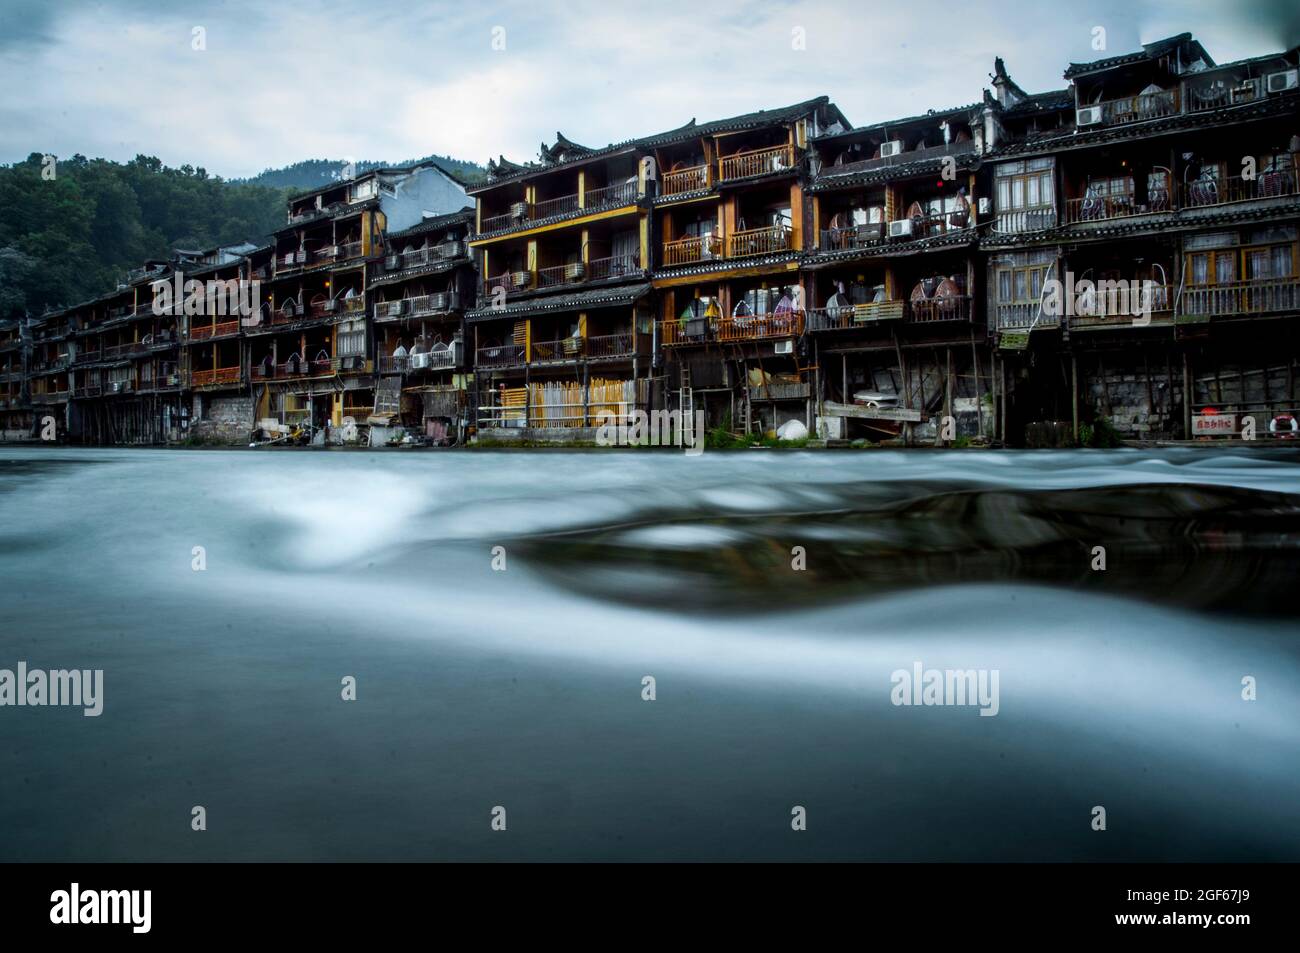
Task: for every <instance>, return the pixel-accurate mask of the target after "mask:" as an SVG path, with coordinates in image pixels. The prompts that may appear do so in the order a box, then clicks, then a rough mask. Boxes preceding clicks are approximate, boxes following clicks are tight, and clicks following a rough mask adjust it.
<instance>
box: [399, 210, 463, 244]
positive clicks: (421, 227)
mask: <svg viewBox="0 0 1300 953" xmlns="http://www.w3.org/2000/svg"><path fill="white" fill-rule="evenodd" d="M473 220H474V209H473V207H472V206H466V207H465V208H463V209H461V210H460V211H459V212H448V213H446V214H445V215H434V216H432V217H431V218H426V219H425V220H424V221H422V222H417V223H416V224H414V225H412V226H411V227H410V228H406V229H403V230H402V231H400V232H389V233H388V237H389V239H394V238H410V237H412V236H414V235H423V234H424V233H425V232H436V231H438V230H440V229H443V228H447V227H448V226H450V225H459V224H461V223H463V222H472V221H473Z"/></svg>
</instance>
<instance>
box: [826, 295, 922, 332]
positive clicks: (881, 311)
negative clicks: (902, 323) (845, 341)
mask: <svg viewBox="0 0 1300 953" xmlns="http://www.w3.org/2000/svg"><path fill="white" fill-rule="evenodd" d="M903 306H904V302H903V301H901V300H900V301H871V302H866V303H864V304H856V305H840V306H838V307H833V308H812V309H810V310H809V311H808V312H807V327H808V330H809V331H846V330H849V329H851V328H860V327H862V326H863V325H864V324H874V323H875V322H877V321H897V320H900V319H901V318H902V317H903Z"/></svg>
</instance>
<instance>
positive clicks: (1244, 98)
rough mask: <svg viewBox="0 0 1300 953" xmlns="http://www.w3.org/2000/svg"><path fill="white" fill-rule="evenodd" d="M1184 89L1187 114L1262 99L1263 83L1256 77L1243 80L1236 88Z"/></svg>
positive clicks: (1189, 87) (1188, 87)
mask: <svg viewBox="0 0 1300 953" xmlns="http://www.w3.org/2000/svg"><path fill="white" fill-rule="evenodd" d="M1185 88H1186V90H1187V92H1186V103H1187V111H1188V112H1189V113H1198V112H1205V111H1206V110H1210V109H1222V108H1223V107H1225V106H1240V105H1242V104H1243V103H1253V102H1255V101H1256V100H1259V99H1263V98H1264V85H1263V81H1262V80H1260V79H1259V78H1258V77H1256V78H1252V79H1243V80H1242V81H1241V82H1240V83H1238V84H1237V85H1236V86H1211V87H1208V88H1206V89H1196V88H1194V87H1191V86H1187V87H1185Z"/></svg>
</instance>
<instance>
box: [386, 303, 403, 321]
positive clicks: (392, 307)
mask: <svg viewBox="0 0 1300 953" xmlns="http://www.w3.org/2000/svg"><path fill="white" fill-rule="evenodd" d="M401 313H402V302H400V301H390V302H388V316H389V317H390V318H395V317H397V316H398V315H400V314H401Z"/></svg>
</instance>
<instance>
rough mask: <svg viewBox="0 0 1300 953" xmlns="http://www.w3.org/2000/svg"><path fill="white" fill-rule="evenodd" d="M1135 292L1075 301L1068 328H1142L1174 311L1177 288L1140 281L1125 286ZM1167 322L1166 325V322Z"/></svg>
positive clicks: (1121, 291) (1110, 291)
mask: <svg viewBox="0 0 1300 953" xmlns="http://www.w3.org/2000/svg"><path fill="white" fill-rule="evenodd" d="M1128 287H1129V288H1133V289H1136V290H1134V291H1128V290H1124V289H1110V288H1108V289H1106V290H1105V291H1102V292H1101V293H1099V294H1098V293H1094V294H1091V295H1088V296H1087V297H1086V298H1085V299H1084V301H1083V302H1082V308H1081V307H1080V304H1081V303H1080V302H1078V301H1076V302H1075V303H1074V304H1073V305H1072V310H1074V311H1075V312H1076V313H1074V314H1072V315H1071V316H1070V327H1071V328H1099V327H1125V326H1138V327H1141V326H1144V325H1147V324H1150V323H1151V322H1152V321H1155V320H1157V318H1158V317H1160V316H1165V317H1166V318H1167V317H1168V316H1169V315H1170V314H1171V313H1172V312H1173V308H1174V298H1175V296H1176V295H1177V292H1178V288H1177V287H1176V286H1175V285H1170V284H1156V283H1154V282H1153V283H1152V284H1150V285H1146V284H1144V283H1143V282H1141V281H1139V280H1136V279H1134V280H1132V281H1131V282H1130V284H1129V286H1128ZM1166 323H1167V322H1166Z"/></svg>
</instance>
